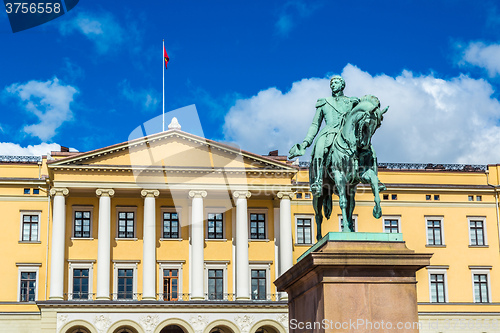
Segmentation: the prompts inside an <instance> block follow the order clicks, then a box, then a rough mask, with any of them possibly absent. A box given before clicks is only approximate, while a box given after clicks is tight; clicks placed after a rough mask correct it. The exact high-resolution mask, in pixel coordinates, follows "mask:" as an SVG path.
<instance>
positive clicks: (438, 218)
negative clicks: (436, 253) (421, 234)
mask: <svg viewBox="0 0 500 333" xmlns="http://www.w3.org/2000/svg"><path fill="white" fill-rule="evenodd" d="M424 220H425V225H424V227H425V241H426V243H425V244H426V245H428V246H445V245H446V242H445V240H444V217H443V216H435V215H428V216H424ZM427 221H440V222H441V244H429V232H428V231H429V230H428V227H427ZM469 238H470V232H469ZM469 242H470V239H469Z"/></svg>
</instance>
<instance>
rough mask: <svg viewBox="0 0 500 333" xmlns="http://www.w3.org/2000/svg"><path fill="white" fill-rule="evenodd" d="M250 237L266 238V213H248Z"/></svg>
mask: <svg viewBox="0 0 500 333" xmlns="http://www.w3.org/2000/svg"><path fill="white" fill-rule="evenodd" d="M250 239H266V214H264V213H251V214H250Z"/></svg>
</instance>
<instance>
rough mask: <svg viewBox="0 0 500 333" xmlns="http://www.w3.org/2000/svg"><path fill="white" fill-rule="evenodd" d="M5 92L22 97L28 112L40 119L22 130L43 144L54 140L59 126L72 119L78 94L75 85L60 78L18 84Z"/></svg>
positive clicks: (22, 103) (22, 102)
mask: <svg viewBox="0 0 500 333" xmlns="http://www.w3.org/2000/svg"><path fill="white" fill-rule="evenodd" d="M5 91H6V92H7V93H9V94H12V95H13V96H15V97H17V98H19V99H20V101H21V105H22V106H23V107H24V108H25V109H26V111H28V112H30V113H32V114H33V115H35V116H36V117H37V118H38V120H39V121H40V122H39V123H38V124H32V125H26V126H24V128H23V130H24V132H25V133H27V134H30V135H32V136H36V137H38V138H40V139H41V140H42V141H46V140H50V139H51V138H52V137H54V136H55V135H56V130H57V129H58V128H59V126H61V125H62V124H63V123H64V122H65V121H67V120H70V119H71V117H72V115H73V114H72V112H71V109H70V104H71V102H73V97H74V95H75V94H76V93H77V92H78V90H77V89H76V88H74V87H73V86H70V85H64V84H61V83H60V81H59V80H58V79H57V78H54V79H53V80H48V81H45V82H42V81H35V80H32V81H29V82H27V83H25V84H19V83H15V84H12V85H11V86H9V87H7V88H6V89H5Z"/></svg>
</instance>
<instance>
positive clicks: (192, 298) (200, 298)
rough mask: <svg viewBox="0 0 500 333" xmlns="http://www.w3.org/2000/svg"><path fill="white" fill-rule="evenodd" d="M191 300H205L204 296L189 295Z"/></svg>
mask: <svg viewBox="0 0 500 333" xmlns="http://www.w3.org/2000/svg"><path fill="white" fill-rule="evenodd" d="M191 300H192V301H204V300H205V297H199V296H198V297H191Z"/></svg>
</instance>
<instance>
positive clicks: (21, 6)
mask: <svg viewBox="0 0 500 333" xmlns="http://www.w3.org/2000/svg"><path fill="white" fill-rule="evenodd" d="M5 9H6V11H7V14H11V13H15V14H18V13H22V14H28V13H31V14H35V13H39V14H43V13H47V14H51V13H56V14H57V13H59V12H60V11H61V4H60V3H57V2H56V3H51V2H46V3H38V4H36V3H26V2H7V3H5Z"/></svg>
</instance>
